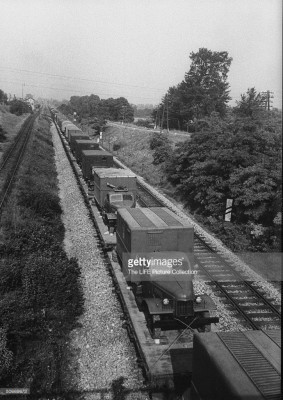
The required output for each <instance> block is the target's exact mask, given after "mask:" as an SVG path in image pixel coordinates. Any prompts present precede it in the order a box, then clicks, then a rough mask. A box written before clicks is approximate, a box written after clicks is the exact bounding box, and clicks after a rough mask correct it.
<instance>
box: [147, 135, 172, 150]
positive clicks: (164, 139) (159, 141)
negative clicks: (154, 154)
mask: <svg viewBox="0 0 283 400" xmlns="http://www.w3.org/2000/svg"><path fill="white" fill-rule="evenodd" d="M165 144H168V145H170V144H171V141H170V139H169V137H168V135H167V134H164V133H160V132H156V133H154V134H153V135H152V137H151V138H150V141H149V147H150V149H151V150H154V149H155V148H156V147H159V146H162V145H165Z"/></svg>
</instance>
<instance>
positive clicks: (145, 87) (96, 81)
mask: <svg viewBox="0 0 283 400" xmlns="http://www.w3.org/2000/svg"><path fill="white" fill-rule="evenodd" d="M0 69H4V70H9V71H16V72H27V73H31V74H37V75H46V76H51V77H53V78H54V77H56V78H65V79H73V80H76V81H87V82H95V83H102V84H104V85H116V86H126V87H127V86H128V87H134V88H141V89H150V90H156V91H160V92H163V91H164V89H160V88H152V87H148V86H139V85H128V84H126V83H116V82H105V81H98V80H95V79H87V78H77V77H74V76H68V75H58V74H49V73H47V72H39V71H30V70H26V69H17V68H8V67H0Z"/></svg>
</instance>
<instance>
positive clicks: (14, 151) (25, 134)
mask: <svg viewBox="0 0 283 400" xmlns="http://www.w3.org/2000/svg"><path fill="white" fill-rule="evenodd" d="M37 115H38V114H34V115H31V116H30V117H29V118H28V119H27V121H25V124H24V126H23V127H22V128H21V134H20V135H19V139H17V140H16V142H14V145H13V146H12V148H11V150H10V151H9V152H8V155H7V157H5V160H4V162H3V163H2V164H1V168H0V172H3V170H4V167H5V166H7V163H8V161H10V160H12V158H13V157H14V156H17V158H16V162H15V163H14V165H12V167H11V170H10V171H9V172H11V174H10V175H9V176H8V177H7V178H6V181H5V183H4V187H5V189H4V191H3V194H1V199H0V215H1V213H2V211H3V208H4V204H5V201H6V200H7V198H8V196H9V194H10V191H11V188H12V185H13V182H14V178H15V176H16V174H17V172H18V169H19V166H20V164H21V162H22V159H23V156H24V153H25V150H26V146H27V143H28V141H29V138H30V135H31V132H32V127H33V124H34V121H35V118H36V117H37ZM21 139H23V141H22V143H20V140H21ZM18 145H20V147H19V146H18Z"/></svg>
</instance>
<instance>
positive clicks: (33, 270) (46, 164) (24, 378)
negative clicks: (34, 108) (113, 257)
mask: <svg viewBox="0 0 283 400" xmlns="http://www.w3.org/2000/svg"><path fill="white" fill-rule="evenodd" d="M61 213H62V210H61V206H60V200H59V196H58V181H57V172H56V167H55V161H54V149H53V143H52V138H51V133H50V129H49V123H48V122H47V121H46V120H45V119H44V118H43V117H39V119H38V120H37V121H36V123H35V126H34V131H33V139H32V140H31V143H30V145H29V146H28V150H27V153H26V155H25V159H24V161H23V163H22V165H21V168H20V171H19V179H18V180H17V182H16V184H15V186H14V189H13V191H12V195H11V198H10V200H9V203H8V204H7V206H6V209H5V211H4V213H3V215H2V218H1V232H0V234H1V236H0V238H1V241H0V252H1V260H0V359H1V357H2V361H3V360H4V361H5V363H2V365H1V362H0V365H1V366H0V386H2V387H29V388H30V389H31V393H38V392H40V393H42V392H47V393H48V392H50V391H56V390H58V389H59V388H60V385H61V380H60V368H61V362H62V355H63V354H64V346H65V343H66V341H67V340H68V335H69V333H70V332H71V330H72V329H73V328H74V327H75V326H76V320H77V317H78V316H79V315H80V314H81V313H82V310H83V296H82V291H81V288H80V283H79V276H80V271H79V267H78V264H77V262H76V260H74V259H71V260H69V259H68V258H67V255H66V253H65V252H64V250H63V240H64V225H63V223H62V221H61ZM19 398H20V397H19Z"/></svg>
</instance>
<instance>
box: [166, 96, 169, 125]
mask: <svg viewBox="0 0 283 400" xmlns="http://www.w3.org/2000/svg"><path fill="white" fill-rule="evenodd" d="M166 106H167V132H169V117H168V97H167V96H166Z"/></svg>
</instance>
